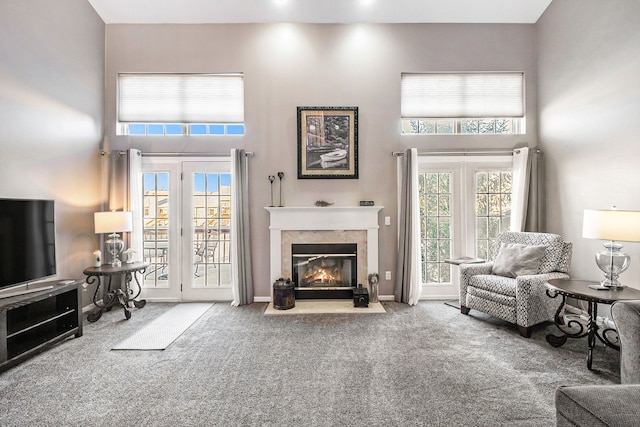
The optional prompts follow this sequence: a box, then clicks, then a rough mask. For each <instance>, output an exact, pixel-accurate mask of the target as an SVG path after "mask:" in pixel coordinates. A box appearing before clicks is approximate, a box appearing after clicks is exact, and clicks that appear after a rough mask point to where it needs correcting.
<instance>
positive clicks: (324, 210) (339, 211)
mask: <svg viewBox="0 0 640 427" xmlns="http://www.w3.org/2000/svg"><path fill="white" fill-rule="evenodd" d="M382 208H383V207H382V206H327V207H315V206H314V207H266V208H265V209H266V210H268V211H269V214H270V225H269V241H270V244H269V253H270V272H271V283H273V282H274V281H276V280H277V279H279V278H281V277H283V278H285V279H286V278H291V276H292V274H291V244H292V243H356V244H357V245H358V283H362V284H363V285H364V286H366V285H367V275H368V274H370V273H377V272H378V228H379V225H378V212H379V211H380V210H381V209H382ZM271 293H272V294H273V287H271ZM272 296H273V295H272Z"/></svg>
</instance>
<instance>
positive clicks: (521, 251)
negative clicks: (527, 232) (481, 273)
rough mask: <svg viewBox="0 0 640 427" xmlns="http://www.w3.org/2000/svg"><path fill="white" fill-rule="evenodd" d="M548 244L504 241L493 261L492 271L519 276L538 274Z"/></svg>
mask: <svg viewBox="0 0 640 427" xmlns="http://www.w3.org/2000/svg"><path fill="white" fill-rule="evenodd" d="M546 249H547V246H546V245H541V246H529V245H522V244H520V243H502V244H501V245H500V248H499V249H498V254H497V255H496V259H495V260H494V261H493V267H492V270H491V271H492V273H493V274H495V275H498V276H505V277H517V276H526V275H529V274H537V273H538V269H539V268H540V261H541V260H542V256H543V255H544V251H545V250H546Z"/></svg>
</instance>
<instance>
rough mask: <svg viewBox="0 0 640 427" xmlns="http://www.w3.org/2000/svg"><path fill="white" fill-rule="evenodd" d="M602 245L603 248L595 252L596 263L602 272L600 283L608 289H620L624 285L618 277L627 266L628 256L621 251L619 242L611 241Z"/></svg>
mask: <svg viewBox="0 0 640 427" xmlns="http://www.w3.org/2000/svg"><path fill="white" fill-rule="evenodd" d="M603 246H604V250H601V251H600V252H596V264H597V265H598V268H600V270H602V272H603V273H604V280H603V281H602V282H600V284H601V285H602V286H603V287H605V288H609V289H613V288H620V289H622V288H623V287H624V286H623V285H622V283H620V281H619V280H618V277H619V276H620V273H622V272H623V271H625V270H626V269H627V268H628V267H629V261H630V257H629V255H627V254H625V253H624V252H622V251H621V249H622V245H621V244H620V243H616V242H613V241H612V242H607V243H605V244H604V245H603Z"/></svg>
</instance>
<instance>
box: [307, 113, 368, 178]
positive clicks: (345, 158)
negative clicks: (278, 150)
mask: <svg viewBox="0 0 640 427" xmlns="http://www.w3.org/2000/svg"><path fill="white" fill-rule="evenodd" d="M316 178H323V179H326V178H354V179H358V107H298V179H316Z"/></svg>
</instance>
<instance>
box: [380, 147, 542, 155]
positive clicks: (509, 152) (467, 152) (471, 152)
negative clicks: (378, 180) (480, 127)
mask: <svg viewBox="0 0 640 427" xmlns="http://www.w3.org/2000/svg"><path fill="white" fill-rule="evenodd" d="M514 152H518V149H517V148H514V149H513V150H475V151H474V150H465V151H437V150H433V151H418V155H419V156H470V155H471V156H472V155H483V156H491V155H513V153H514ZM534 152H535V153H536V154H541V153H542V150H540V149H539V148H536V149H535V150H534ZM391 155H392V156H396V157H398V156H404V151H392V152H391Z"/></svg>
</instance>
